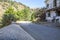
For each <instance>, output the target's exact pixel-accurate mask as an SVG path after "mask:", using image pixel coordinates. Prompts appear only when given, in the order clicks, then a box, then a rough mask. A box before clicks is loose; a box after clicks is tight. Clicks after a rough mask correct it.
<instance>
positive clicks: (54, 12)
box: [45, 0, 60, 22]
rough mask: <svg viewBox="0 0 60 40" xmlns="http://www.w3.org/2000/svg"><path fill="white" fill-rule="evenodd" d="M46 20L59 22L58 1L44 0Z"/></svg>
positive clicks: (59, 9)
mask: <svg viewBox="0 0 60 40" xmlns="http://www.w3.org/2000/svg"><path fill="white" fill-rule="evenodd" d="M45 3H46V20H47V21H48V22H60V0H46V1H45Z"/></svg>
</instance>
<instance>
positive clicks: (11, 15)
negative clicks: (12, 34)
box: [2, 7, 18, 26]
mask: <svg viewBox="0 0 60 40" xmlns="http://www.w3.org/2000/svg"><path fill="white" fill-rule="evenodd" d="M16 20H18V17H17V15H16V12H15V11H14V9H13V7H9V8H8V9H7V10H6V12H5V14H4V15H3V18H2V24H3V26H6V25H9V24H11V22H12V21H16Z"/></svg>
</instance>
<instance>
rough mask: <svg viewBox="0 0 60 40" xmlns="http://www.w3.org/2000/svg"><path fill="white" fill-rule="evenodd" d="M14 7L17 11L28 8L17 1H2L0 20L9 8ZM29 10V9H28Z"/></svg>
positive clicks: (0, 4)
mask: <svg viewBox="0 0 60 40" xmlns="http://www.w3.org/2000/svg"><path fill="white" fill-rule="evenodd" d="M9 6H13V8H14V9H15V10H22V9H24V8H26V7H27V6H25V5H24V4H22V3H20V2H16V1H9V0H0V18H1V16H2V15H3V14H4V11H5V10H6V9H7V8H8V7H9ZM27 8H28V7H27Z"/></svg>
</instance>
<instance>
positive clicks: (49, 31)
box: [18, 22, 60, 40]
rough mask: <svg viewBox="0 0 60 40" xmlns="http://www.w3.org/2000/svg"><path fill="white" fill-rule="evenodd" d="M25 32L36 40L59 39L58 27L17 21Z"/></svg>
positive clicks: (59, 31)
mask: <svg viewBox="0 0 60 40" xmlns="http://www.w3.org/2000/svg"><path fill="white" fill-rule="evenodd" d="M18 25H20V26H21V27H22V28H23V29H24V30H25V31H26V32H28V33H29V34H30V35H31V36H32V37H34V38H35V39H36V40H60V29H57V28H52V27H53V26H52V27H51V28H50V27H47V26H44V25H37V24H33V23H25V22H24V23H22V22H21V23H19V24H18Z"/></svg>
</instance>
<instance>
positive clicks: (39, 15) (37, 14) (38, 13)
mask: <svg viewBox="0 0 60 40" xmlns="http://www.w3.org/2000/svg"><path fill="white" fill-rule="evenodd" d="M44 11H45V8H41V9H39V8H37V9H35V11H34V13H33V16H34V20H35V21H38V22H40V21H45V13H44Z"/></svg>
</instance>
